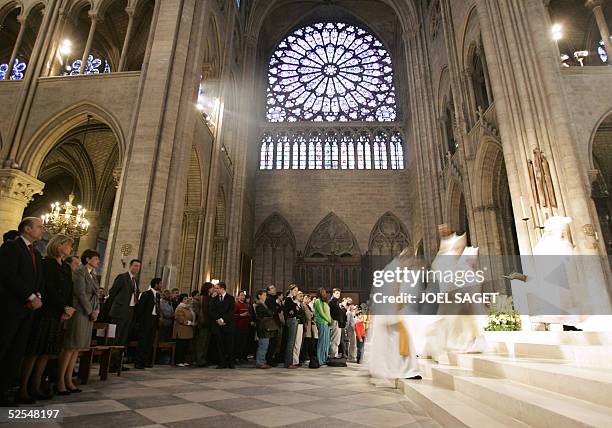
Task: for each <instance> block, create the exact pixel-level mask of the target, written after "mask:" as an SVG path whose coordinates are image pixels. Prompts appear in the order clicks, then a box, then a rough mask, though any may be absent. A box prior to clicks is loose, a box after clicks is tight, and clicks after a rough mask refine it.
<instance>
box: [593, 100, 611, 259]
mask: <svg viewBox="0 0 612 428" xmlns="http://www.w3.org/2000/svg"><path fill="white" fill-rule="evenodd" d="M611 142H612V110H610V111H608V112H607V113H606V115H605V116H604V117H603V118H602V119H600V120H599V122H598V124H597V127H596V128H595V130H594V131H593V135H592V137H591V140H590V153H589V162H590V164H591V168H590V181H591V199H592V201H593V217H595V218H598V219H599V228H600V231H601V236H602V239H601V244H600V245H601V247H602V250H604V249H605V252H606V253H607V254H612V220H611V218H612V198H611V196H610V195H611V192H612V156H611V155H610V154H609V152H610V151H609V147H610V144H611Z"/></svg>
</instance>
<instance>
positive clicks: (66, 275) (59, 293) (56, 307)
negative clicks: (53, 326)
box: [41, 258, 72, 320]
mask: <svg viewBox="0 0 612 428" xmlns="http://www.w3.org/2000/svg"><path fill="white" fill-rule="evenodd" d="M42 265H43V270H44V278H45V289H44V290H43V298H42V301H43V306H42V308H41V312H42V313H43V314H44V315H45V316H47V317H49V318H54V319H55V318H57V319H58V320H59V319H60V317H61V316H62V313H64V308H65V307H66V306H72V271H71V270H70V266H68V265H67V264H64V263H62V264H61V265H60V264H59V263H58V262H57V260H55V259H51V258H44V259H43V261H42Z"/></svg>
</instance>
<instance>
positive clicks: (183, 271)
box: [178, 147, 203, 291]
mask: <svg viewBox="0 0 612 428" xmlns="http://www.w3.org/2000/svg"><path fill="white" fill-rule="evenodd" d="M202 186H203V180H202V166H201V162H200V158H199V156H198V153H197V150H196V148H195V147H192V149H191V157H190V160H189V169H188V171H187V189H186V191H185V209H184V211H183V224H182V228H181V247H180V248H181V258H180V264H179V274H178V278H179V288H180V289H181V291H191V290H192V288H193V287H194V286H196V287H197V286H198V282H199V269H198V265H199V264H198V263H197V260H198V254H199V253H200V250H201V245H200V242H199V239H198V236H199V234H200V229H201V224H202V209H201V207H202V203H203V187H202Z"/></svg>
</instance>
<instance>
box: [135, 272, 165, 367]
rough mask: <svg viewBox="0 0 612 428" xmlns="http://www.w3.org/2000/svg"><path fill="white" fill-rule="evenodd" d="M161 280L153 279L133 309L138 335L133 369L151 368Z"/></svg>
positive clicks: (157, 322)
mask: <svg viewBox="0 0 612 428" xmlns="http://www.w3.org/2000/svg"><path fill="white" fill-rule="evenodd" d="M161 282H162V280H161V278H153V279H152V280H151V286H150V287H149V289H148V290H147V291H145V292H143V293H142V294H141V295H140V298H139V299H138V304H137V305H136V308H135V309H134V320H135V322H136V332H137V334H138V347H137V348H136V358H135V364H134V368H136V369H144V368H145V367H152V365H151V351H152V350H153V340H154V339H155V333H156V332H157V326H158V324H159V314H160V309H159V307H160V301H161V294H160V292H159V290H160V288H161Z"/></svg>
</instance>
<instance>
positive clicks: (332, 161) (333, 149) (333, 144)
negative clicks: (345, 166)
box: [324, 132, 338, 169]
mask: <svg viewBox="0 0 612 428" xmlns="http://www.w3.org/2000/svg"><path fill="white" fill-rule="evenodd" d="M324 148H325V169H338V140H337V139H336V135H335V134H334V133H333V132H330V133H328V134H327V136H326V137H325V146H324Z"/></svg>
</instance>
